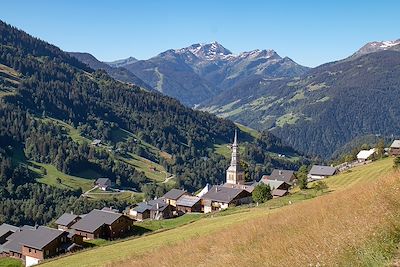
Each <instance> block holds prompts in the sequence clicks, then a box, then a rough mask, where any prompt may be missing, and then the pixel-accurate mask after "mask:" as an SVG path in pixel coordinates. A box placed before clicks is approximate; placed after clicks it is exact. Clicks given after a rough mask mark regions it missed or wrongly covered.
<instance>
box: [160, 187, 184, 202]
mask: <svg viewBox="0 0 400 267" xmlns="http://www.w3.org/2000/svg"><path fill="white" fill-rule="evenodd" d="M183 195H188V192H186V191H184V190H180V189H175V188H173V189H171V190H169V191H168V192H167V193H165V195H164V196H163V197H162V198H163V199H164V201H165V203H167V204H169V205H171V206H173V207H176V201H177V200H178V198H180V197H181V196H183Z"/></svg>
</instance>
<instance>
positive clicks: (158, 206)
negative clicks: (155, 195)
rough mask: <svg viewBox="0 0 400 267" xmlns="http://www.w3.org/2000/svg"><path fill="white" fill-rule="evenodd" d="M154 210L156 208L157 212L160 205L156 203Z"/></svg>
mask: <svg viewBox="0 0 400 267" xmlns="http://www.w3.org/2000/svg"><path fill="white" fill-rule="evenodd" d="M156 208H157V210H158V209H159V208H160V205H159V204H158V202H157V204H156Z"/></svg>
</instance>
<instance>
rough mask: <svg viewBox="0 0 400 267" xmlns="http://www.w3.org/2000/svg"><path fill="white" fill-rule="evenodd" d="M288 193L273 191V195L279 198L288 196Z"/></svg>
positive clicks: (281, 190) (279, 190) (285, 191)
mask: <svg viewBox="0 0 400 267" xmlns="http://www.w3.org/2000/svg"><path fill="white" fill-rule="evenodd" d="M287 192H288V191H287V190H283V189H275V190H272V195H273V196H277V197H282V196H284V195H286V194H287Z"/></svg>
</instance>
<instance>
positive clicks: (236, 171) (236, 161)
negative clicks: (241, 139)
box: [226, 129, 244, 184]
mask: <svg viewBox="0 0 400 267" xmlns="http://www.w3.org/2000/svg"><path fill="white" fill-rule="evenodd" d="M231 147H232V155H231V165H230V166H229V168H228V169H227V170H226V182H227V183H229V184H243V183H244V173H243V170H242V168H241V166H240V156H239V145H238V138H237V130H236V129H235V136H234V138H233V144H232V146H231Z"/></svg>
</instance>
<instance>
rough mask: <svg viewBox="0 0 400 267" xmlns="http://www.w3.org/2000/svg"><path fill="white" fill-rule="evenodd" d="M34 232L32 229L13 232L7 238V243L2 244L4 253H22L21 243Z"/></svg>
mask: <svg viewBox="0 0 400 267" xmlns="http://www.w3.org/2000/svg"><path fill="white" fill-rule="evenodd" d="M33 231H35V230H34V229H26V230H21V231H19V232H15V233H13V234H11V235H10V236H8V237H7V240H8V241H7V242H6V243H4V244H3V250H4V251H13V252H18V253H21V252H22V247H21V242H22V241H24V240H25V238H26V236H27V235H28V234H29V233H30V232H33Z"/></svg>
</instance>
